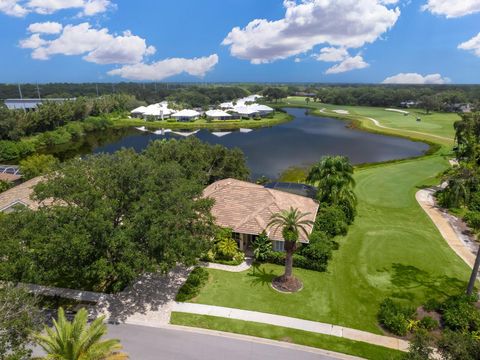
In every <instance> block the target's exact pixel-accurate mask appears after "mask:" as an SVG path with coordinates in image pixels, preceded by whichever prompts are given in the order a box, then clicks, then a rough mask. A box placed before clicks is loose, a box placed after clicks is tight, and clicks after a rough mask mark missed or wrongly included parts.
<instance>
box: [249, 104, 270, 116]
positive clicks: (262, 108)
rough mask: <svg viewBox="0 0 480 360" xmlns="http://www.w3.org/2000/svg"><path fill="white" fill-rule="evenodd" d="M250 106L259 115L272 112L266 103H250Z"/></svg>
mask: <svg viewBox="0 0 480 360" xmlns="http://www.w3.org/2000/svg"><path fill="white" fill-rule="evenodd" d="M252 108H254V109H255V110H257V111H258V113H259V115H260V116H266V115H269V114H271V113H273V112H274V109H272V108H271V107H270V106H267V105H261V104H260V105H259V104H255V105H252Z"/></svg>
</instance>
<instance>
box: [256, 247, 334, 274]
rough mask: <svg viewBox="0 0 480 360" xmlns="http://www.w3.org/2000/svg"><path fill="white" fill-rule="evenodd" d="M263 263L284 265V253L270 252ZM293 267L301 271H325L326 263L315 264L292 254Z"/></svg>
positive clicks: (303, 257)
mask: <svg viewBox="0 0 480 360" xmlns="http://www.w3.org/2000/svg"><path fill="white" fill-rule="evenodd" d="M265 261H266V262H268V263H271V264H277V265H285V253H284V252H279V251H271V252H270V253H268V256H267V258H266V260H265ZM293 266H294V267H297V268H301V269H307V270H314V271H326V270H327V263H325V262H317V261H314V260H311V259H309V258H307V257H305V256H303V255H300V254H293Z"/></svg>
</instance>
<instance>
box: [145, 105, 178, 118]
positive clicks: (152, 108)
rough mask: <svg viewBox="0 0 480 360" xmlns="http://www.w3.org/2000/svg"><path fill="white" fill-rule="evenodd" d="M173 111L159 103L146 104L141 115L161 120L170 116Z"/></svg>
mask: <svg viewBox="0 0 480 360" xmlns="http://www.w3.org/2000/svg"><path fill="white" fill-rule="evenodd" d="M173 113H174V111H173V110H171V109H169V108H168V107H166V106H165V105H164V104H162V103H160V104H153V105H149V106H147V108H146V110H145V111H144V112H143V117H144V118H145V119H149V118H153V119H155V120H163V119H168V118H170V116H171V115H172V114H173Z"/></svg>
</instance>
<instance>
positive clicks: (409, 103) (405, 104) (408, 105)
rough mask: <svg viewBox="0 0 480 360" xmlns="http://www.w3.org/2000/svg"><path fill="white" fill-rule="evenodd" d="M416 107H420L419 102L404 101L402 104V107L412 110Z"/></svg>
mask: <svg viewBox="0 0 480 360" xmlns="http://www.w3.org/2000/svg"><path fill="white" fill-rule="evenodd" d="M416 105H418V102H416V101H413V100H407V101H402V102H401V103H400V106H401V107H404V108H411V107H413V106H416Z"/></svg>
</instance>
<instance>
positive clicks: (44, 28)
mask: <svg viewBox="0 0 480 360" xmlns="http://www.w3.org/2000/svg"><path fill="white" fill-rule="evenodd" d="M62 29H63V26H62V24H59V23H57V22H50V21H47V22H43V23H33V24H30V26H29V27H28V31H29V32H31V33H37V34H58V33H60V32H61V31H62Z"/></svg>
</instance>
